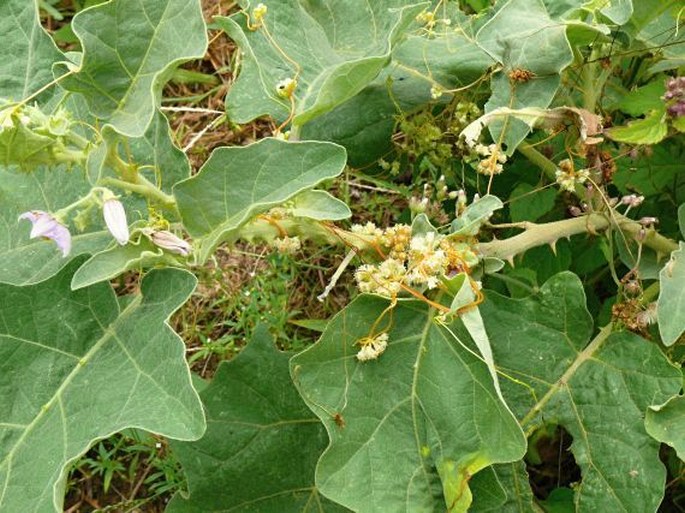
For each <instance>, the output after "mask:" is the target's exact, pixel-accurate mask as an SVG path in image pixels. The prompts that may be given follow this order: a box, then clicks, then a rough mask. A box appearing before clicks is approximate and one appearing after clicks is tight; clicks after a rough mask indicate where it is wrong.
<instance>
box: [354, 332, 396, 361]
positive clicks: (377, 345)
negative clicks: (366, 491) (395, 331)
mask: <svg viewBox="0 0 685 513" xmlns="http://www.w3.org/2000/svg"><path fill="white" fill-rule="evenodd" d="M357 343H358V344H359V345H361V346H362V347H361V349H360V350H359V351H358V352H357V360H359V361H360V362H368V361H369V360H376V359H378V357H379V356H380V355H382V354H383V353H384V352H385V350H386V349H387V347H388V334H387V333H381V334H380V335H376V336H375V337H373V338H370V337H366V338H363V339H361V340H360V341H359V342H357Z"/></svg>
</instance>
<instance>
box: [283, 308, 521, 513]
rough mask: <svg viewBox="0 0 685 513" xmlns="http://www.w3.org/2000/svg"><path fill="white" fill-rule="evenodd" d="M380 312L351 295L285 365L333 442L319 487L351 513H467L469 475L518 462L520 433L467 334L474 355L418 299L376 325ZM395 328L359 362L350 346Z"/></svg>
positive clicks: (322, 461) (324, 458)
mask: <svg viewBox="0 0 685 513" xmlns="http://www.w3.org/2000/svg"><path fill="white" fill-rule="evenodd" d="M387 306H388V302H387V300H384V299H381V298H379V297H376V296H367V295H364V296H360V297H358V298H357V299H355V300H354V301H353V302H352V304H350V305H349V306H348V307H347V308H345V309H344V310H343V311H342V312H341V313H340V314H338V315H337V316H336V317H335V318H334V319H333V320H332V321H331V322H330V324H329V326H328V327H327V328H326V331H325V332H324V334H323V335H322V337H321V340H320V341H319V342H318V343H317V344H316V345H314V346H312V347H311V348H309V349H308V350H306V351H304V352H303V353H300V354H298V355H297V356H295V357H294V358H293V359H292V360H291V373H292V376H293V379H294V380H295V383H296V384H297V385H298V387H299V389H300V393H301V394H302V396H303V397H304V399H305V401H306V402H307V404H308V405H309V407H310V408H312V410H313V411H314V412H315V413H316V414H317V415H318V416H319V417H320V418H321V420H322V421H323V422H324V424H325V426H326V429H327V430H328V436H329V438H330V445H329V447H328V448H327V449H326V452H324V454H323V456H322V457H321V459H320V460H319V464H318V466H317V474H316V476H317V481H316V483H317V486H318V487H319V489H320V490H321V491H322V493H323V494H324V495H326V496H327V497H330V498H331V499H333V500H335V501H336V502H339V503H341V504H343V505H345V506H347V507H349V508H350V509H353V510H354V511H358V512H375V511H377V512H386V511H407V512H412V513H421V512H434V511H444V510H445V508H446V507H447V509H448V510H449V511H451V512H463V511H466V510H467V508H468V506H469V505H470V503H471V491H470V489H469V485H468V480H469V479H470V476H472V475H474V474H475V473H476V472H478V471H480V470H482V469H483V468H485V467H487V466H488V465H490V464H492V463H496V462H507V461H514V460H517V459H519V458H521V457H522V455H523V453H524V451H525V440H524V438H523V434H522V432H521V430H520V428H519V426H518V424H517V423H516V421H515V420H514V418H513V417H512V415H511V413H510V412H509V410H508V409H507V407H506V405H504V404H503V403H502V402H501V400H500V399H499V398H498V395H497V391H496V389H495V387H494V385H493V380H492V376H491V375H490V373H489V371H488V367H487V365H486V364H485V363H484V362H483V360H482V359H480V358H478V357H476V356H475V355H476V351H477V349H476V348H475V345H473V343H472V342H471V341H470V340H469V338H468V335H466V334H465V330H464V329H463V328H461V329H460V335H459V336H460V337H461V340H463V341H464V342H465V343H468V344H469V345H470V347H469V349H470V351H469V350H467V349H465V348H464V346H462V345H461V343H459V342H458V341H457V340H456V338H455V337H454V336H453V334H452V333H450V332H449V331H447V330H446V329H445V328H443V327H441V326H440V325H439V324H438V323H437V322H436V320H435V315H436V312H435V311H434V310H432V309H430V308H428V307H427V306H426V305H425V304H423V303H420V302H417V301H406V302H405V301H402V302H401V303H400V304H399V305H398V306H396V307H395V309H394V310H393V313H392V316H391V317H390V316H388V317H387V318H386V319H384V320H381V321H380V323H376V325H375V326H376V328H373V327H372V326H374V323H375V322H376V320H377V319H378V318H379V316H380V315H381V313H382V312H383V310H384V309H385V308H386V307H387ZM387 315H389V314H387ZM390 322H391V323H392V327H391V328H390V330H389V332H388V334H389V344H388V347H387V349H386V350H385V352H384V353H383V354H382V355H381V356H380V357H379V358H378V360H376V361H367V362H360V361H358V360H357V359H356V357H355V353H356V352H357V350H358V349H359V346H358V345H355V344H356V343H357V342H358V341H359V340H360V339H362V338H364V337H366V336H368V335H369V332H370V331H372V330H374V329H376V330H378V329H384V327H385V326H387V325H388V323H390ZM453 328H454V329H457V327H456V326H453ZM343 421H344V427H342V422H343ZM446 505H447V506H446Z"/></svg>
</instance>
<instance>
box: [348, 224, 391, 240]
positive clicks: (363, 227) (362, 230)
mask: <svg viewBox="0 0 685 513" xmlns="http://www.w3.org/2000/svg"><path fill="white" fill-rule="evenodd" d="M350 230H351V231H352V233H357V234H359V235H368V236H371V237H374V239H376V240H380V238H381V237H382V236H383V230H381V229H380V228H378V227H377V226H376V225H375V224H373V223H372V222H371V221H369V222H368V223H366V224H353V225H352V227H351V228H350Z"/></svg>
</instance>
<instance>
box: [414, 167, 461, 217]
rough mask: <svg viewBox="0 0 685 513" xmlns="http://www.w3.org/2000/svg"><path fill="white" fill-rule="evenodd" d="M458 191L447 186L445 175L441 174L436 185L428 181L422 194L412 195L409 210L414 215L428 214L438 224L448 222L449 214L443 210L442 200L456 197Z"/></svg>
mask: <svg viewBox="0 0 685 513" xmlns="http://www.w3.org/2000/svg"><path fill="white" fill-rule="evenodd" d="M457 195H458V191H451V190H450V189H449V187H448V186H447V182H446V180H445V175H440V178H438V180H437V182H436V183H435V185H433V184H431V183H426V184H424V186H423V195H422V196H412V197H411V198H410V199H409V211H410V212H411V215H412V217H414V216H417V215H419V214H426V215H427V216H428V217H429V218H431V219H434V220H436V221H437V222H438V224H446V223H447V222H448V221H449V216H448V215H447V213H446V212H444V211H443V210H442V207H443V205H442V202H443V201H445V200H448V199H451V200H453V199H456V198H457Z"/></svg>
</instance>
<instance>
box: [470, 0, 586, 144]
mask: <svg viewBox="0 0 685 513" xmlns="http://www.w3.org/2000/svg"><path fill="white" fill-rule="evenodd" d="M476 42H477V43H478V44H479V45H480V46H481V47H482V48H483V49H485V51H487V52H488V53H489V54H490V56H491V57H492V58H493V59H495V60H496V61H497V62H500V63H502V65H503V66H504V69H503V71H502V72H500V73H498V74H495V75H494V76H493V78H492V80H491V88H492V96H491V97H490V99H489V100H488V102H487V103H486V104H485V112H486V113H488V112H491V111H494V110H496V109H498V108H502V107H506V108H509V109H515V110H517V109H524V108H530V107H537V108H541V109H545V108H547V107H548V106H549V104H550V103H551V102H552V99H553V98H554V95H555V94H556V91H557V89H558V87H559V84H560V77H559V74H560V73H561V71H562V70H563V69H564V68H566V66H568V65H569V64H570V63H571V62H572V60H573V53H572V51H571V47H570V45H569V42H568V38H567V37H566V27H565V26H564V24H563V23H560V22H559V21H558V20H554V19H552V18H551V17H550V15H549V14H548V12H547V9H546V7H545V5H544V3H543V2H542V0H509V1H508V2H506V3H505V4H504V5H503V6H502V8H501V9H500V10H499V11H497V13H496V14H495V15H494V16H493V17H492V18H491V19H490V20H489V21H488V22H487V23H486V24H485V25H483V26H482V27H481V29H480V30H479V31H478V33H477V34H476ZM541 50H542V51H541ZM517 69H520V70H525V71H530V72H532V73H533V74H534V76H533V77H532V78H531V79H530V80H528V81H523V82H518V81H516V80H513V79H511V78H509V73H510V72H512V71H514V70H517ZM529 131H530V129H529V127H528V126H527V125H526V124H525V123H523V121H521V120H518V119H516V118H510V117H507V118H505V120H504V121H499V120H497V121H495V122H494V123H493V124H491V125H490V133H491V134H492V138H493V140H495V141H499V140H500V139H501V140H502V142H503V143H504V144H505V145H506V147H507V153H509V154H511V153H513V151H514V149H515V148H516V146H518V144H519V143H520V142H521V141H522V140H523V139H524V138H525V136H526V135H527V134H528V132H529Z"/></svg>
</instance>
